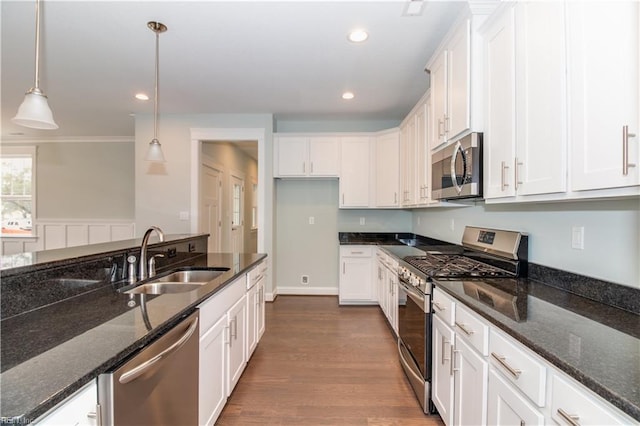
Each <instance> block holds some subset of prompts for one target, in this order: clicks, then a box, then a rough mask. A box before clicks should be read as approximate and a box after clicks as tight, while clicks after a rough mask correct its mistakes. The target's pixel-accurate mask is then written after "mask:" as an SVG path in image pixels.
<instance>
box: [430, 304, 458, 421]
mask: <svg viewBox="0 0 640 426" xmlns="http://www.w3.org/2000/svg"><path fill="white" fill-rule="evenodd" d="M454 336H455V335H454V333H453V330H452V329H451V328H450V327H448V326H447V325H446V324H445V323H444V321H442V320H441V319H440V318H439V317H438V316H436V315H434V317H433V348H432V357H433V358H432V360H433V365H432V371H431V385H432V392H431V400H432V401H433V404H434V405H435V406H436V409H437V410H438V413H439V414H440V417H442V421H444V423H445V424H446V425H447V426H451V425H453V424H454V423H453V383H454V377H453V364H452V363H451V360H452V358H453V342H454Z"/></svg>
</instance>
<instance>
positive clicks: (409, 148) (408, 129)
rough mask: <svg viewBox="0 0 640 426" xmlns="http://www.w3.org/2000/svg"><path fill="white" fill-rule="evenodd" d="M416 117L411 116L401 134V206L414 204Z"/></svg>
mask: <svg viewBox="0 0 640 426" xmlns="http://www.w3.org/2000/svg"><path fill="white" fill-rule="evenodd" d="M415 151H416V117H415V115H411V116H410V117H409V119H408V120H407V122H406V123H405V126H404V129H403V134H402V194H401V195H402V197H401V198H402V200H401V201H402V205H403V206H410V205H413V204H415V197H414V193H415V186H416V174H415V167H416V152H415Z"/></svg>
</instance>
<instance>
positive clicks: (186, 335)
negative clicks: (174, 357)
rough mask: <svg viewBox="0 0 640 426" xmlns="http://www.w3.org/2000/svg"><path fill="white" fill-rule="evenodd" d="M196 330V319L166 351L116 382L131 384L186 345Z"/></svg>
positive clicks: (128, 372)
mask: <svg viewBox="0 0 640 426" xmlns="http://www.w3.org/2000/svg"><path fill="white" fill-rule="evenodd" d="M196 328H198V318H196V319H194V320H193V323H191V326H189V328H188V329H187V331H186V332H185V333H184V334H183V335H182V337H180V339H178V340H177V341H176V342H175V343H174V344H173V345H171V346H169V347H168V348H167V349H165V350H164V351H162V352H160V353H159V354H158V355H156V356H154V357H153V358H151V359H150V360H148V361H145V362H143V363H142V364H140V365H139V366H137V367H135V368H132V369H131V370H129V371H127V372H126V373H124V374H123V375H122V376H120V379H118V381H119V382H120V383H122V384H123V385H124V384H126V383H129V382H132V381H134V380H135V379H137V378H138V377H140V376H141V375H142V374H143V373H144V372H145V371H147V370H148V369H149V368H151V366H153V364H155V363H156V362H158V361H160V360H162V358H164V357H165V356H167V355H169V354H171V353H172V352H175V351H177V350H178V349H180V348H181V347H182V346H183V345H184V344H185V343H187V340H189V338H190V337H191V335H192V334H193V333H194V332H195V331H196Z"/></svg>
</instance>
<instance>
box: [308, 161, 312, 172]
mask: <svg viewBox="0 0 640 426" xmlns="http://www.w3.org/2000/svg"><path fill="white" fill-rule="evenodd" d="M309 173H313V161H312V162H311V170H310V171H309Z"/></svg>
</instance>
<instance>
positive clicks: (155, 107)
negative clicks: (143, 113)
mask: <svg viewBox="0 0 640 426" xmlns="http://www.w3.org/2000/svg"><path fill="white" fill-rule="evenodd" d="M155 33H156V86H155V94H154V96H153V99H154V101H153V140H154V141H157V140H158V74H159V71H158V68H159V64H160V60H159V56H160V33H158V32H157V31H155Z"/></svg>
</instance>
